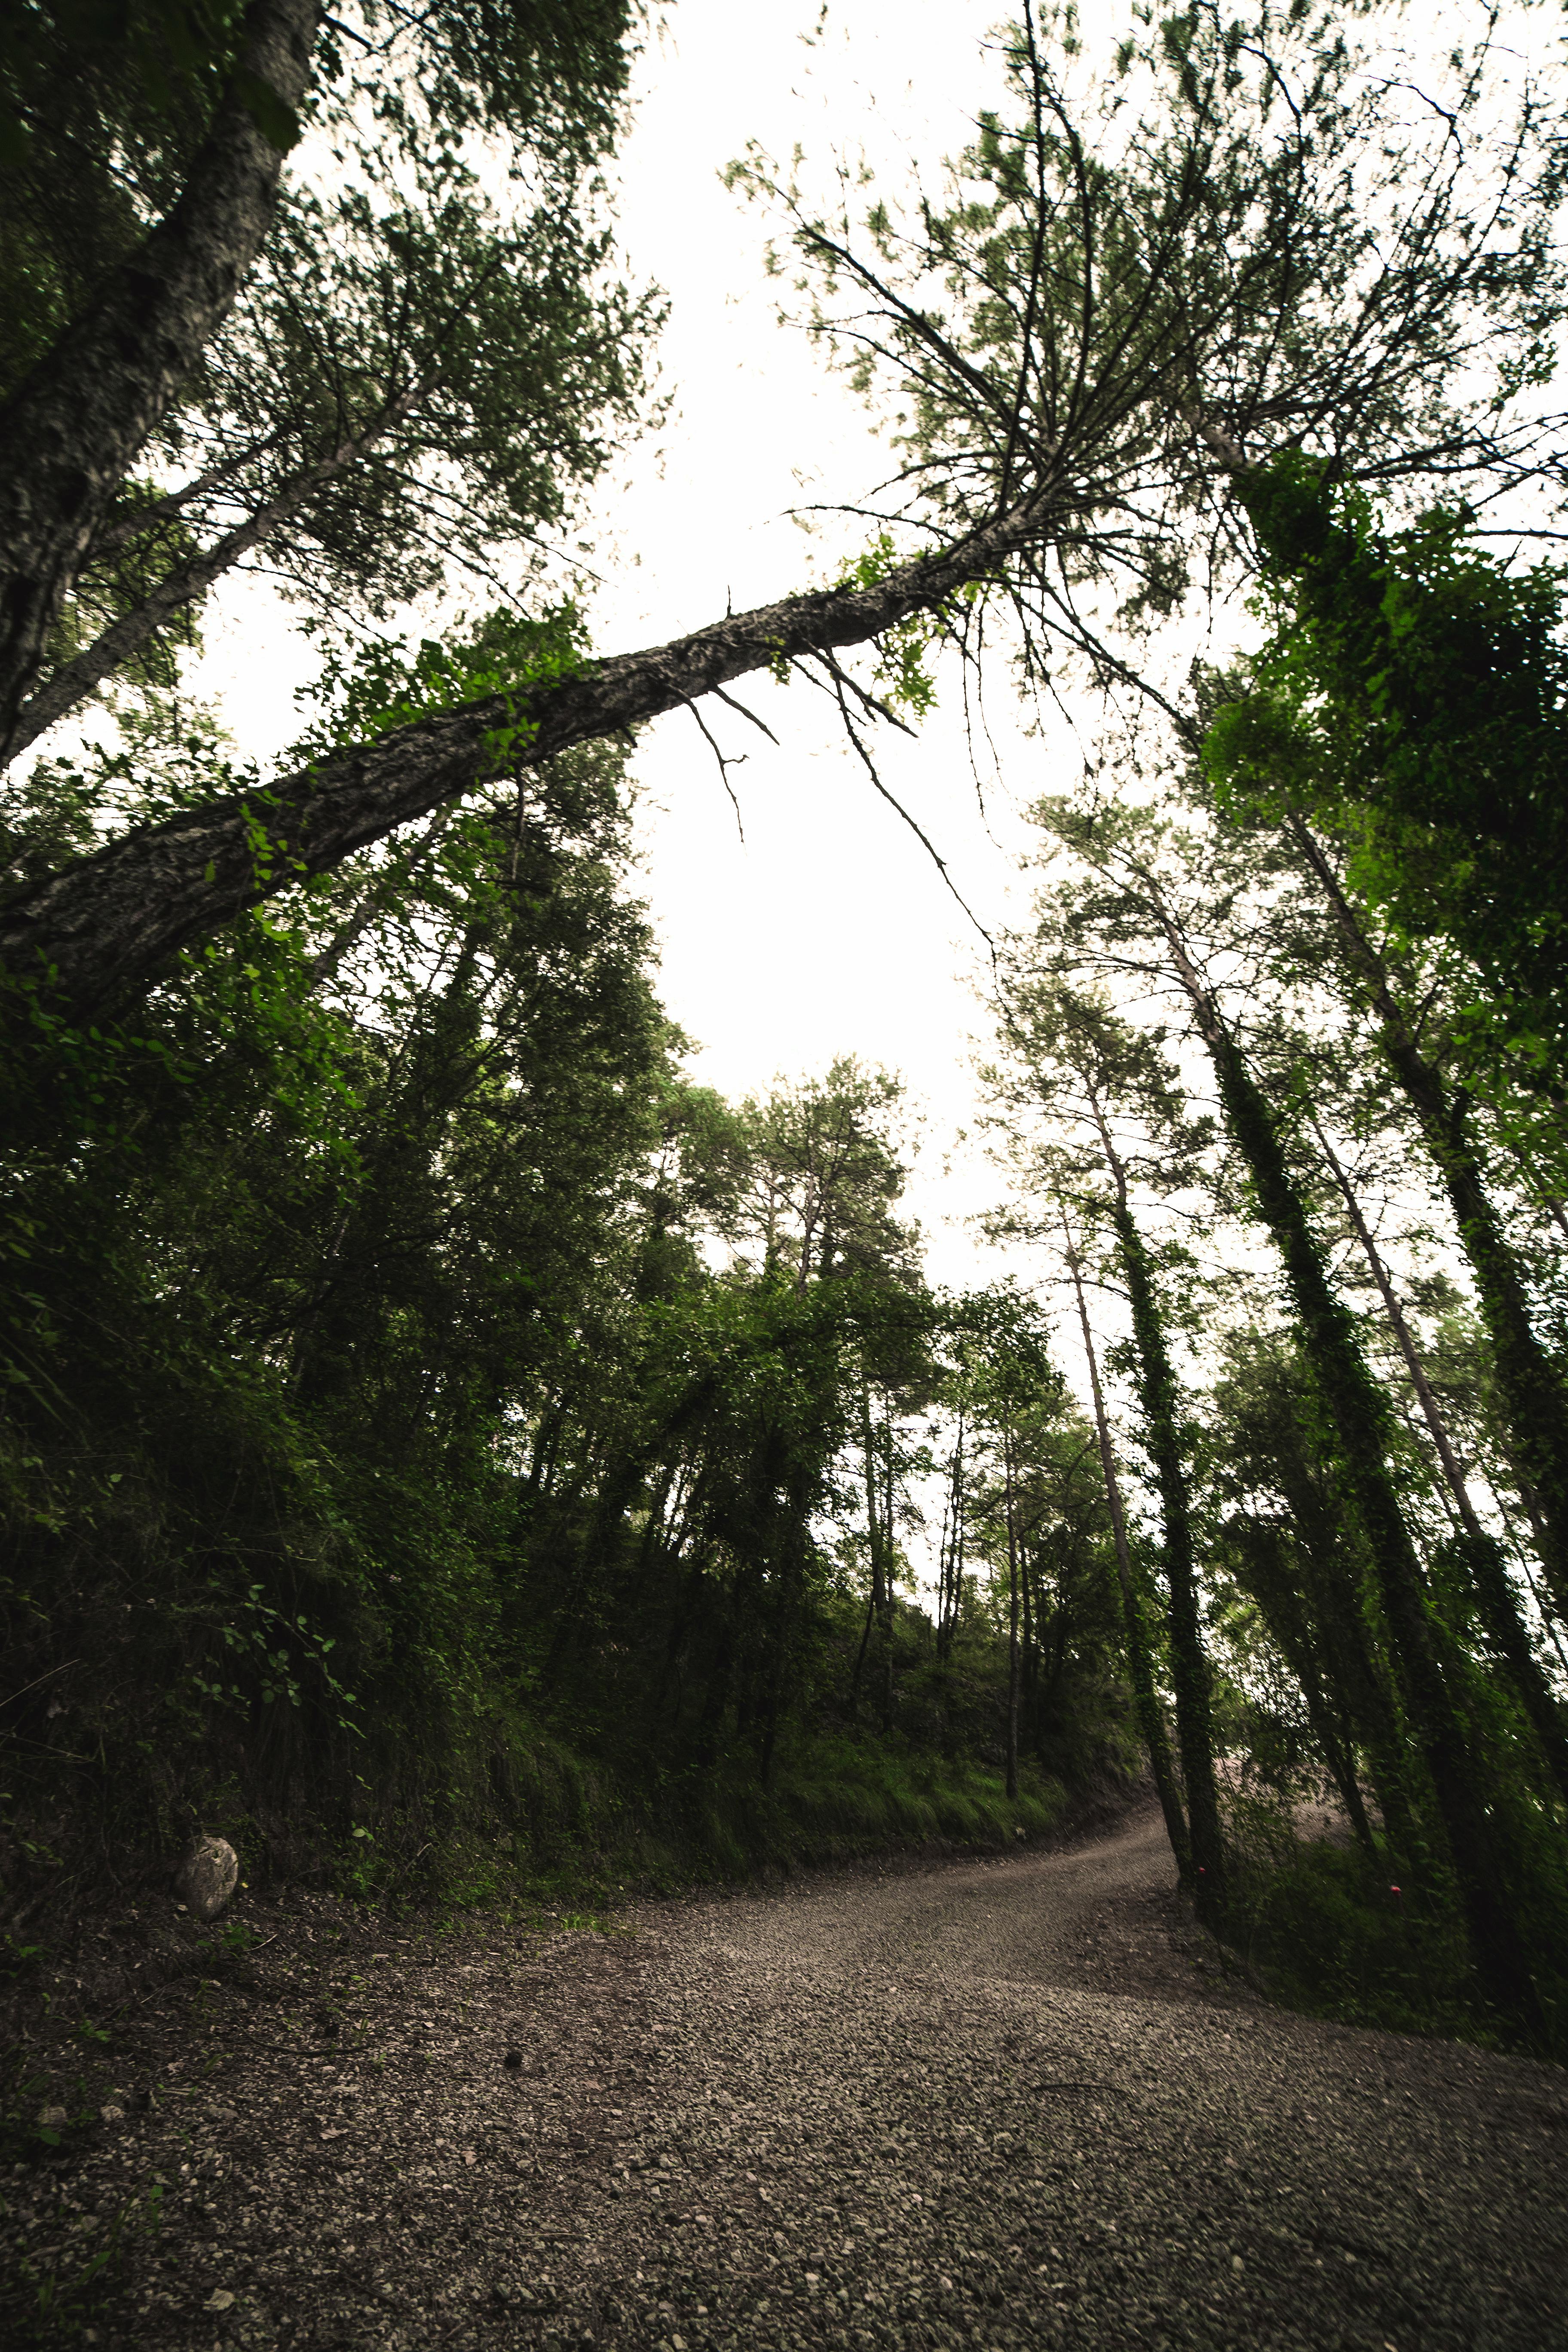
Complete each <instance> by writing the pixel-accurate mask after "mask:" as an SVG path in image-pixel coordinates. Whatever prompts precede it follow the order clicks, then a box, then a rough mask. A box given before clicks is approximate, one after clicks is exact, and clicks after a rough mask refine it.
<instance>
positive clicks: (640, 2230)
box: [5, 1811, 1568, 2352]
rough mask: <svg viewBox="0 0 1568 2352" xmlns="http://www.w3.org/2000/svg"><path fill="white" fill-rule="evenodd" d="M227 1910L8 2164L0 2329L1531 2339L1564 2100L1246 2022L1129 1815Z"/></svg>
mask: <svg viewBox="0 0 1568 2352" xmlns="http://www.w3.org/2000/svg"><path fill="white" fill-rule="evenodd" d="M253 1916H255V1918H256V1920H257V1922H258V1943H257V1945H256V1946H255V1948H253V1949H252V1950H251V1951H250V1952H247V1954H245V1955H244V1956H243V1958H242V1960H239V1961H237V1962H236V1964H235V1965H234V1966H233V1967H232V1968H223V1969H218V1970H217V1972H216V1974H215V1975H213V1976H212V1977H210V1978H208V1979H197V1980H196V1989H195V1992H194V1993H193V1990H192V1979H191V1978H190V1976H189V1975H188V1974H187V1975H185V1976H184V1977H177V1976H170V1977H168V1978H167V1979H166V1981H165V1982H164V1983H163V1984H162V1985H161V1986H155V1987H154V1988H153V1990H151V1991H150V1992H148V1993H147V1994H145V1995H143V1996H141V1997H140V1999H139V2000H135V2001H134V2002H133V2003H132V2006H131V2007H130V2009H129V2011H128V2012H127V2014H126V2017H125V2019H124V2021H123V2022H122V2023H121V2024H120V2025H119V2026H117V2028H116V2029H115V2034H114V2039H113V2041H112V2042H111V2043H110V2046H109V2048H108V2050H107V2051H106V2052H105V2053H104V2056H103V2061H102V2065H103V2067H104V2068H105V2069H107V2070H108V2071H107V2073H106V2074H104V2075H103V2079H102V2081H101V2082H100V2083H99V2084H98V2085H97V2088H96V2090H95V2091H94V2093H93V2096H94V2097H95V2098H96V2099H97V2100H98V2101H99V2102H100V2105H99V2107H98V2109H97V2113H96V2119H95V2120H94V2121H92V2122H91V2123H90V2124H87V2123H82V2124H79V2125H73V2126H72V2128H71V2129H70V2130H69V2131H68V2132H67V2133H64V2134H62V2147H61V2149H60V2150H59V2151H58V2152H57V2154H56V2155H55V2156H54V2157H52V2158H50V2159H49V2160H47V2162H46V2163H45V2164H43V2165H42V2166H38V2165H33V2166H29V2167H26V2168H24V2167H20V2166H18V2167H16V2168H15V2169H14V2171H13V2172H12V2173H11V2174H10V2175H9V2176H8V2178H7V2180H6V2182H5V2208H6V2217H5V2236H6V2239H7V2241H8V2242H9V2257H8V2259H9V2262H10V2263H11V2265H12V2269H13V2276H14V2277H20V2279H21V2283H22V2284H21V2290H20V2292H21V2300H20V2301H19V2302H18V2301H12V2302H11V2303H10V2304H9V2305H8V2308H9V2309H10V2310H11V2311H12V2312H13V2314H22V2315H24V2316H25V2313H26V2310H27V2309H29V2308H30V2307H31V2304H32V2303H33V2302H36V2301H37V2294H38V2293H39V2292H40V2291H41V2292H42V2293H43V2294H45V2295H46V2296H47V2294H50V2293H53V2294H55V2295H56V2297H57V2300H58V2304H59V2308H60V2310H61V2314H62V2320H63V2323H64V2325H65V2326H66V2329H67V2335H66V2336H65V2339H64V2340H77V2341H82V2342H87V2343H96V2344H98V2345H100V2346H103V2347H107V2352H116V2348H117V2347H136V2352H142V2347H159V2348H160V2352H162V2348H163V2347H168V2352H198V2347H199V2352H206V2347H209V2346H210V2347H214V2352H227V2347H273V2346H279V2347H296V2346H298V2347H312V2352H317V2347H319V2352H326V2347H355V2352H358V2347H364V2348H365V2352H371V2347H375V2352H433V2347H437V2346H447V2345H450V2346H452V2347H457V2348H458V2352H468V2347H474V2352H487V2347H492V2346H493V2347H511V2346H519V2347H521V2346H528V2345H535V2344H539V2345H555V2346H566V2345H574V2346H575V2345H588V2344H592V2345H594V2346H595V2347H599V2346H625V2347H647V2352H657V2347H666V2352H710V2347H711V2348H712V2352H717V2347H732V2352H752V2347H757V2352H768V2347H778V2352H794V2348H795V2347H802V2346H812V2347H815V2346H829V2345H845V2346H851V2347H871V2348H872V2352H882V2347H909V2348H910V2352H915V2347H922V2352H923V2347H937V2346H941V2347H950V2346H951V2347H959V2346H976V2345H978V2346H983V2347H1014V2346H1016V2347H1033V2346H1037V2345H1042V2344H1043V2345H1050V2346H1057V2345H1059V2346H1062V2347H1085V2352H1090V2348H1091V2347H1092V2352H1102V2348H1103V2352H1122V2347H1145V2346H1146V2347H1183V2352H1185V2347H1204V2348H1205V2352H1209V2347H1213V2352H1230V2348H1231V2347H1235V2352H1274V2347H1278V2352H1325V2348H1326V2347H1335V2348H1336V2352H1337V2347H1347V2352H1349V2347H1355V2352H1460V2347H1463V2348H1464V2352H1491V2348H1492V2347H1496V2352H1545V2347H1555V2346H1563V2347H1568V2217H1565V2213H1564V2198H1563V2156H1564V2151H1565V2147H1568V2142H1565V2140H1564V2132H1565V2130H1568V2082H1565V2079H1564V2077H1563V2074H1561V2073H1559V2072H1558V2071H1556V2070H1554V2069H1552V2068H1550V2067H1546V2066H1542V2065H1536V2064H1534V2063H1531V2062H1529V2061H1527V2060H1521V2059H1517V2058H1510V2057H1505V2056H1500V2055H1496V2054H1493V2053H1487V2052H1483V2051H1479V2050H1475V2049H1471V2048H1468V2047H1464V2046H1460V2045H1458V2044H1454V2043H1448V2042H1422V2041H1417V2040H1415V2039H1412V2038H1410V2037H1406V2036H1400V2035H1393V2034H1384V2033H1374V2032H1359V2031H1353V2030H1351V2029H1347V2028H1344V2027H1339V2026H1334V2025H1329V2024H1323V2023H1320V2022H1317V2021H1311V2020H1308V2019H1303V2018H1300V2017H1296V2016H1292V2015H1289V2014H1287V2013H1284V2012H1282V2011H1279V2010H1278V2009H1275V2008H1272V2007H1270V2006H1269V2005H1268V2003H1267V2002H1266V2001H1265V2000H1263V1999H1262V1998H1261V1997H1260V1996H1259V1995H1258V1993H1257V1992H1256V1991H1255V1990H1252V1989H1251V1988H1250V1987H1249V1985H1248V1984H1247V1982H1246V1980H1245V1979H1242V1978H1240V1977H1239V1976H1237V1975H1236V1974H1234V1973H1231V1972H1228V1971H1227V1970H1226V1968H1225V1967H1224V1965H1223V1963H1222V1958H1221V1956H1220V1954H1219V1953H1218V1950H1217V1948H1216V1947H1215V1946H1214V1945H1213V1944H1212V1943H1210V1942H1209V1940H1208V1939H1207V1938H1206V1937H1204V1936H1203V1935H1201V1933H1200V1932H1199V1931H1198V1930H1196V1929H1195V1928H1194V1927H1193V1926H1192V1924H1191V1922H1190V1920H1189V1919H1188V1918H1187V1917H1186V1916H1185V1915H1184V1911H1183V1909H1182V1907H1181V1906H1180V1904H1179V1902H1178V1900H1177V1897H1176V1895H1175V1890H1174V1885H1173V1873H1172V1870H1171V1865H1170V1859H1169V1854H1168V1852H1167V1851H1166V1849H1165V1848H1164V1845H1163V1837H1162V1832H1161V1828H1160V1822H1159V1819H1158V1816H1157V1814H1152V1813H1148V1812H1143V1811H1139V1812H1136V1813H1134V1814H1132V1815H1131V1816H1129V1817H1128V1818H1127V1820H1126V1821H1125V1822H1122V1823H1121V1824H1120V1825H1119V1826H1118V1827H1117V1828H1116V1829H1115V1830H1114V1831H1112V1832H1110V1833H1107V1834H1097V1835H1095V1836H1093V1837H1091V1838H1089V1839H1088V1840H1086V1841H1085V1842H1082V1843H1079V1844H1077V1845H1075V1846H1071V1847H1068V1848H1067V1849H1065V1850H1057V1851H1048V1850H1036V1851H1030V1852H1020V1853H1017V1854H1013V1855H1007V1856H1005V1857H1002V1858H998V1859H995V1860H986V1861H966V1862H958V1863H955V1862H952V1861H946V1862H939V1863H932V1864H918V1865H915V1866H912V1867H911V1866H902V1867H895V1866H891V1865H889V1866H884V1867H880V1868H879V1867H878V1866H875V1865H872V1866H863V1867H860V1868H858V1869H856V1870H854V1871H847V1872H845V1873H842V1874H834V1875H830V1876H822V1877H816V1878H812V1879H808V1880H805V1881H800V1882H796V1883H795V1884H794V1885H791V1886H789V1887H787V1888H786V1889H785V1890H784V1891H783V1892H775V1893H755V1892H752V1893H747V1894H743V1895H732V1896H727V1897H706V1898H701V1899H698V1900H693V1901H689V1902H684V1903H679V1904H658V1905H645V1906H639V1907H638V1908H637V1909H635V1910H634V1911H632V1912H630V1913H629V1914H627V1915H626V1916H625V1918H624V1920H623V1921H621V1922H618V1923H616V1931H615V1932H613V1933H611V1934H608V1935H603V1934H592V1933H583V1932H576V1933H573V1932H565V1931H562V1930H556V1931H553V1932H549V1933H543V1934H533V1935H524V1934H521V1933H520V1932H518V1931H515V1930H510V1931H503V1930H502V1929H500V1927H498V1926H497V1925H495V1924H494V1923H491V1924H490V1925H489V1926H485V1925H483V1924H479V1925H471V1926H469V1927H465V1928H464V1929H462V1930H460V1931H458V1932H457V1933H452V1934H448V1935H446V1936H440V1935H435V1934H423V1933H418V1932H416V1930H414V1929H413V1928H411V1927H401V1928H393V1927H389V1926H388V1925H387V1923H386V1922H385V1921H384V1920H378V1919H376V1918H374V1916H372V1917H370V1918H368V1919H367V1918H366V1917H365V1916H364V1915H363V1914H362V1913H359V1912H355V1911H354V1910H353V1909H352V1908H350V1907H349V1906H341V1905H337V1904H334V1903H330V1902H327V1901H324V1900H322V1899H321V1898H314V1897H311V1898H306V1897H295V1898H292V1899H290V1900H289V1901H288V1902H287V1903H285V1904H283V1905H281V1906H277V1907H276V1908H275V1909H273V1910H270V1911H268V1910H267V1909H265V1908H263V1907H260V1906H258V1911H257V1912H256V1914H255V1915H253ZM110 2075H112V2077H113V2079H112V2081H110V2079H109V2078H110ZM154 2210H156V2211H158V2212H160V2213H161V2217H162V2218H161V2221H159V2223H158V2225H157V2226H156V2227H153V2226H152V2222H151V2216H152V2214H153V2211H154ZM116 2231H117V2234H115V2233H116ZM24 2249H25V2261H26V2270H25V2272H24V2271H22V2270H21V2269H20V2268H19V2267H18V2266H19V2264H20V2263H22V2261H23V2259H24V2255H23V2252H22V2250H24ZM97 2252H105V2253H107V2254H108V2255H109V2256H110V2259H109V2261H108V2262H107V2263H106V2264H105V2266H104V2267H103V2268H102V2270H101V2271H100V2273H98V2275H97V2278H96V2279H95V2280H92V2281H89V2283H88V2284H79V2282H80V2281H81V2280H82V2278H83V2275H84V2273H86V2272H88V2271H89V2270H90V2268H91V2264H92V2262H93V2260H94V2258H95V2255H96V2253H97ZM50 2281H54V2282H55V2284H54V2286H53V2287H52V2288H51V2286H50V2284H49V2282H50ZM73 2281H74V2282H78V2284H73ZM15 2292H16V2291H15V2290H14V2293H15ZM73 2330H74V2336H73V2334H72V2333H71V2331H73Z"/></svg>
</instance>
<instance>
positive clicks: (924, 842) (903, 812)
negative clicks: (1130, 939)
mask: <svg viewBox="0 0 1568 2352" xmlns="http://www.w3.org/2000/svg"><path fill="white" fill-rule="evenodd" d="M825 667H826V668H827V670H828V673H829V675H830V676H831V677H832V679H833V691H834V698H835V700H836V701H837V705H838V715H839V717H840V718H841V719H843V721H844V731H845V733H846V734H847V736H848V738H849V740H850V741H851V743H853V745H854V746H855V749H856V751H857V752H858V754H859V758H860V762H861V765H862V766H863V767H864V769H865V771H866V773H867V774H868V776H869V777H870V779H871V782H873V784H875V786H876V787H877V790H878V791H879V793H881V795H882V798H883V799H884V800H885V801H886V802H887V803H888V806H889V808H890V809H892V810H893V811H894V812H895V813H896V814H898V815H899V816H901V817H902V818H903V821H904V823H905V824H907V825H908V826H909V828H910V832H911V833H912V834H913V835H914V836H915V839H916V840H917V841H918V842H919V843H920V844H921V847H922V848H923V849H924V851H925V853H926V856H928V857H929V858H930V859H931V864H932V865H933V866H935V867H936V870H937V872H938V873H939V874H940V875H941V876H942V880H943V881H944V882H945V883H946V885H947V887H948V888H949V889H950V890H951V891H952V895H953V897H954V898H956V899H957V901H958V903H959V905H960V906H961V907H962V908H963V911H964V913H965V914H966V915H967V916H968V918H969V919H970V921H971V922H972V923H973V926H974V928H975V929H976V930H977V931H978V932H979V934H980V936H981V938H982V939H983V940H984V942H985V944H986V946H987V948H989V950H990V951H991V954H992V956H993V958H994V956H995V953H996V942H995V940H994V939H993V938H992V936H991V934H990V932H989V931H988V930H987V929H986V928H985V926H984V923H983V922H982V921H981V919H980V918H979V916H978V915H977V914H976V913H975V911H974V909H973V907H972V906H970V904H969V902H968V900H967V899H966V898H964V896H963V892H962V891H961V890H960V889H959V887H958V885H957V883H956V882H955V881H954V880H953V878H952V875H951V874H950V873H949V872H948V870H947V860H946V859H945V858H944V857H943V856H942V854H941V852H940V851H939V850H938V848H937V846H936V845H935V843H934V842H933V841H932V840H931V836H930V835H929V834H927V833H925V832H924V831H923V830H922V829H921V826H920V825H919V824H917V823H916V822H915V819H914V818H913V817H912V816H911V815H910V813H909V811H908V809H907V808H906V807H905V806H904V804H903V803H902V801H900V799H898V798H897V796H896V795H895V794H894V793H890V792H889V790H888V787H887V785H886V784H885V783H884V782H882V779H881V777H880V776H879V773H878V772H877V762H876V761H875V760H873V759H872V757H871V754H870V753H869V751H868V750H867V749H866V746H865V744H864V743H863V742H862V741H861V740H860V735H859V730H858V729H857V727H856V724H855V721H854V719H852V718H851V717H850V715H849V705H848V704H847V702H846V700H845V699H844V686H845V683H846V680H845V678H844V675H843V672H842V671H841V670H840V669H839V667H838V665H837V662H834V661H831V660H826V661H825ZM847 682H848V683H851V684H852V683H853V681H852V680H850V681H847Z"/></svg>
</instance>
